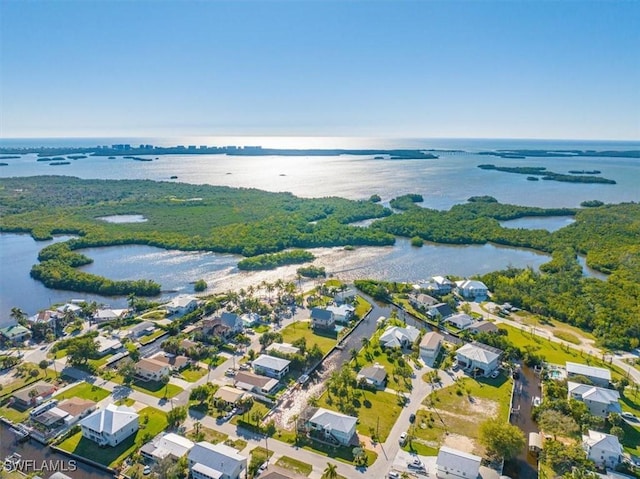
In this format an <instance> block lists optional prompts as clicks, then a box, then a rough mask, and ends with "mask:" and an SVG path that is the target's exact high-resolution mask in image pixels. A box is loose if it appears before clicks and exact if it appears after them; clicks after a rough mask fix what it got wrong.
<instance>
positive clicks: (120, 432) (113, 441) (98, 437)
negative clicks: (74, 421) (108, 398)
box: [80, 404, 139, 447]
mask: <svg viewBox="0 0 640 479" xmlns="http://www.w3.org/2000/svg"><path fill="white" fill-rule="evenodd" d="M138 427H139V423H138V413H136V412H135V410H133V409H131V408H130V407H127V406H116V405H115V404H109V405H108V406H107V407H106V408H104V409H100V410H98V411H95V412H94V413H93V414H91V415H89V416H87V417H86V418H84V419H83V420H82V421H80V428H81V430H82V436H83V437H86V438H87V439H90V440H91V441H94V442H95V443H97V444H98V445H100V446H111V447H114V446H117V445H118V444H121V443H122V441H124V440H125V439H126V438H128V437H129V436H131V435H132V434H134V433H135V432H136V431H137V430H138Z"/></svg>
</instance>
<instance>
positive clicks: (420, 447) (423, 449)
mask: <svg viewBox="0 0 640 479" xmlns="http://www.w3.org/2000/svg"><path fill="white" fill-rule="evenodd" d="M402 449H403V450H405V451H407V452H410V453H411V454H418V455H420V456H437V455H438V451H439V449H438V448H435V447H431V446H428V445H426V444H424V443H422V442H420V441H419V440H414V441H411V442H407V443H406V444H405V445H404V446H402Z"/></svg>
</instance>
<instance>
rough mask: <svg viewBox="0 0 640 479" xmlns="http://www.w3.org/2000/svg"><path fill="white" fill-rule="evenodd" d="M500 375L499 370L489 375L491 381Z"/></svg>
mask: <svg viewBox="0 0 640 479" xmlns="http://www.w3.org/2000/svg"><path fill="white" fill-rule="evenodd" d="M499 375H500V370H499V369H496V370H495V371H494V372H492V373H491V379H495V378H497V377H498V376H499Z"/></svg>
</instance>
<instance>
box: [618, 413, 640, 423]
mask: <svg viewBox="0 0 640 479" xmlns="http://www.w3.org/2000/svg"><path fill="white" fill-rule="evenodd" d="M620 416H622V417H623V418H624V419H626V420H627V421H631V422H638V418H637V417H636V416H634V415H633V414H631V413H630V412H623V413H622V414H620Z"/></svg>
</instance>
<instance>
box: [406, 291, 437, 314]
mask: <svg viewBox="0 0 640 479" xmlns="http://www.w3.org/2000/svg"><path fill="white" fill-rule="evenodd" d="M409 304H410V305H411V306H413V307H414V308H416V309H418V310H420V309H422V310H424V311H426V310H427V309H428V308H429V307H431V306H433V305H435V304H438V300H437V299H436V298H434V297H433V296H429V295H428V294H424V293H417V294H412V295H411V296H409Z"/></svg>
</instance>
